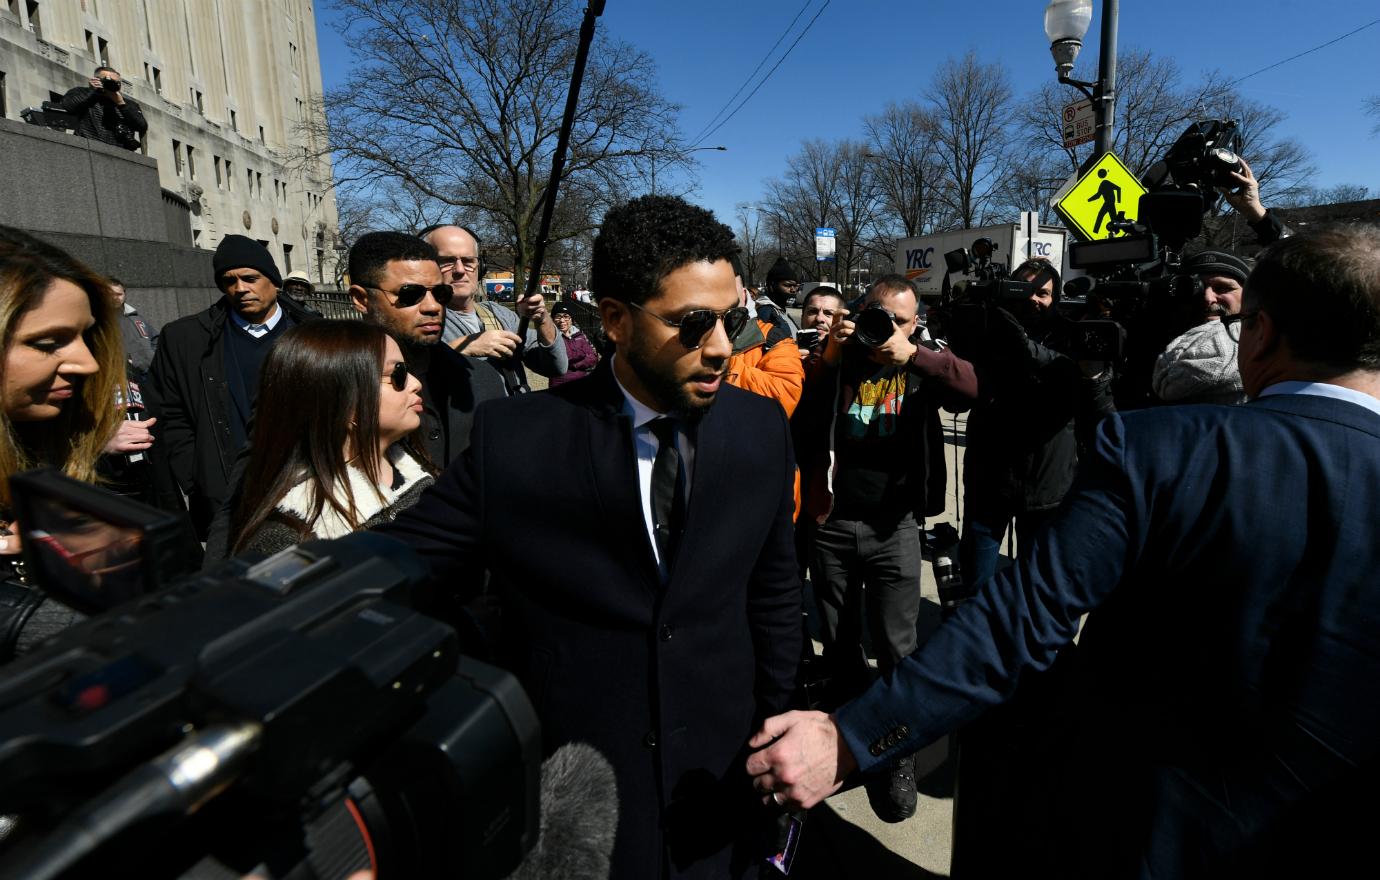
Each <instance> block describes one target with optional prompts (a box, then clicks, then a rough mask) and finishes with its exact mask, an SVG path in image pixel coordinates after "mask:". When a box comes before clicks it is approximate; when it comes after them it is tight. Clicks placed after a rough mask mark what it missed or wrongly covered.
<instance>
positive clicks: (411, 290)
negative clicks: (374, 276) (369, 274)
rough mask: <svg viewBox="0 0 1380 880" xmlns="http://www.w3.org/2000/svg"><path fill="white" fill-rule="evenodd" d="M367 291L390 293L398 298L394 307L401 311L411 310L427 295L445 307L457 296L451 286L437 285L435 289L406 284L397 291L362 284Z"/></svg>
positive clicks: (394, 302)
mask: <svg viewBox="0 0 1380 880" xmlns="http://www.w3.org/2000/svg"><path fill="white" fill-rule="evenodd" d="M360 287H363V288H365V289H367V290H377V291H378V292H379V293H389V294H392V295H393V296H395V297H397V299H395V300H393V305H395V306H397V307H398V308H400V309H410V308H412V307H413V306H415V305H416V304H417V303H419V302H421V301H422V300H424V299H426V295H427V294H428V293H429V294H431V296H432V298H433V299H435V300H436V304H437V305H439V306H444V305H445V304H446V303H448V302H450V298H451V297H452V296H454V295H455V291H453V290H451V289H450V285H449V284H437V285H435V286H434V287H427V286H426V285H425V284H404V285H403V286H402V287H399V288H398V289H397V290H386V289H384V288H382V287H374V286H373V285H370V284H361V285H360Z"/></svg>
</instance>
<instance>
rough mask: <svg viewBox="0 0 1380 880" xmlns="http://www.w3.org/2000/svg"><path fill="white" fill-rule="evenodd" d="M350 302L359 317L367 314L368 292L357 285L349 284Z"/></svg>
mask: <svg viewBox="0 0 1380 880" xmlns="http://www.w3.org/2000/svg"><path fill="white" fill-rule="evenodd" d="M350 301H351V303H352V304H353V305H354V307H355V311H357V312H359V313H360V314H361V315H367V314H369V291H367V290H365V289H364V288H363V287H360V286H359V285H358V284H351V285H350Z"/></svg>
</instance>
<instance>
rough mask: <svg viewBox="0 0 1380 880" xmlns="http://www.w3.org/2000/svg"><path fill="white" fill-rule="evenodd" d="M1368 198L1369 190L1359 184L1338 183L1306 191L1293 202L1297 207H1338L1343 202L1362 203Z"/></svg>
mask: <svg viewBox="0 0 1380 880" xmlns="http://www.w3.org/2000/svg"><path fill="white" fill-rule="evenodd" d="M1369 197H1370V189H1369V188H1367V187H1365V186H1362V185H1361V184H1359V183H1339V184H1337V185H1336V186H1328V187H1323V188H1321V189H1311V188H1310V189H1307V190H1305V191H1304V192H1303V193H1302V194H1300V196H1299V198H1298V199H1296V200H1295V202H1296V203H1297V204H1298V205H1340V204H1343V203H1344V202H1363V201H1365V200H1366V199H1367V198H1369Z"/></svg>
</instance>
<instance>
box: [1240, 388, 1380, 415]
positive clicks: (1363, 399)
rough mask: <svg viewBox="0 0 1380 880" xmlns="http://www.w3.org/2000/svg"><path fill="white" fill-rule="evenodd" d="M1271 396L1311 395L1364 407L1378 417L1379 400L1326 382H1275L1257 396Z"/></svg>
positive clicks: (1379, 413) (1379, 409)
mask: <svg viewBox="0 0 1380 880" xmlns="http://www.w3.org/2000/svg"><path fill="white" fill-rule="evenodd" d="M1273 394H1311V395H1312V396H1314V397H1330V398H1332V399H1333V400H1345V401H1346V402H1347V403H1354V404H1356V405H1357V406H1364V407H1365V408H1366V409H1368V410H1370V411H1371V412H1373V413H1375V414H1376V415H1380V400H1377V399H1375V398H1374V397H1371V396H1370V395H1369V394H1366V393H1364V392H1361V391H1357V390H1355V389H1353V388H1343V387H1342V386H1341V385H1331V384H1328V383H1327V382H1300V381H1290V382H1276V383H1275V384H1273V385H1271V386H1270V387H1268V388H1266V389H1265V390H1263V391H1261V392H1260V395H1259V396H1260V397H1269V396H1271V395H1273Z"/></svg>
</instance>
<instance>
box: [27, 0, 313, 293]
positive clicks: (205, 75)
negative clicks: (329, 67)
mask: <svg viewBox="0 0 1380 880" xmlns="http://www.w3.org/2000/svg"><path fill="white" fill-rule="evenodd" d="M313 7H314V0H100V2H99V3H97V2H89V0H42V2H40V3H39V6H38V9H39V10H40V12H39V18H40V21H39V22H33V21H31V20H30V18H29V14H28V11H27V8H28V7H27V4H26V3H25V2H24V0H18V2H14V3H11V2H9V0H0V74H2V75H3V80H2V81H3V89H4V95H3V98H4V101H3V103H4V107H5V112H4V116H5V117H6V118H9V119H13V120H15V121H18V120H19V114H20V111H21V110H22V109H23V108H25V107H37V106H38V105H39V104H41V103H42V102H43V101H45V100H48V99H49V98H50V96H51V94H52V93H57V94H59V95H60V94H61V93H63V92H65V91H67V90H68V89H70V88H73V87H74V86H80V85H85V84H86V80H87V78H88V77H90V76H91V74H92V71H93V69H94V68H95V66H96V65H97V64H99V63H109V64H110V65H111V66H113V67H114V68H115V69H117V70H119V71H120V73H121V75H122V76H123V77H124V81H125V86H124V89H123V93H124V95H125V96H126V97H128V98H131V99H133V100H135V101H137V102H138V103H139V105H140V107H141V108H142V109H143V112H144V116H145V118H146V119H147V120H148V124H149V131H148V135H147V137H146V138H145V145H144V149H143V152H144V154H145V155H147V156H148V157H150V158H151V159H155V160H157V165H156V166H154V167H155V168H156V171H157V176H158V179H159V181H160V183H161V185H162V186H163V188H164V189H167V190H169V191H171V192H173V193H176V194H177V195H178V196H180V197H181V198H183V199H184V200H185V201H187V202H188V203H189V205H190V206H191V208H192V217H191V228H192V235H193V238H194V242H195V244H196V245H197V246H199V247H202V248H206V249H208V250H214V249H215V247H216V245H217V244H218V243H219V242H220V239H221V238H222V237H223V236H225V235H228V234H230V233H238V234H241V235H246V236H249V237H250V238H254V239H257V240H260V241H263V242H265V244H266V245H267V247H268V249H269V251H270V252H271V253H272V254H273V257H274V259H275V260H276V261H277V262H278V266H279V268H280V269H281V270H282V271H283V273H284V274H286V273H287V271H288V267H287V262H288V260H287V254H288V253H289V252H290V253H291V262H292V268H294V269H304V270H306V271H308V272H309V274H310V276H311V278H312V279H313V280H317V279H322V280H324V281H325V282H326V283H327V284H329V283H331V282H332V281H333V280H334V278H335V262H336V253H335V250H334V245H335V242H336V235H337V218H336V206H335V196H334V193H333V190H332V182H331V168H330V163H329V161H328V160H325V159H322V160H308V159H306V158H305V156H304V148H305V151H306V153H307V154H311V155H315V154H316V153H317V152H318V151H317V150H316V145H315V144H314V143H312V142H311V138H312V134H311V133H309V132H308V131H306V130H305V127H304V122H305V121H306V120H308V119H309V118H311V116H312V115H313V114H314V113H315V112H316V107H317V106H318V105H317V102H318V101H319V99H320V96H321V88H322V86H321V65H320V60H319V55H318V52H317V45H316V21H315V12H314V8H313ZM3 210H4V208H3V205H0V212H2V211H3Z"/></svg>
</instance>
